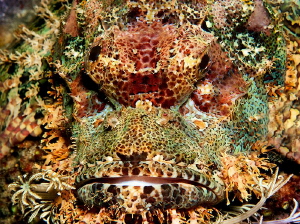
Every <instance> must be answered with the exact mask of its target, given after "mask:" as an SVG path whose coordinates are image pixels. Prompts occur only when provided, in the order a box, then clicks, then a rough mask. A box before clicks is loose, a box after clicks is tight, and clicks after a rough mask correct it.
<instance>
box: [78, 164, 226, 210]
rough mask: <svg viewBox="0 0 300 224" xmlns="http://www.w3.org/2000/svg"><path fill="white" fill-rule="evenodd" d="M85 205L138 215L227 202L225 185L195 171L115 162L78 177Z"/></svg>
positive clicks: (177, 167)
mask: <svg viewBox="0 0 300 224" xmlns="http://www.w3.org/2000/svg"><path fill="white" fill-rule="evenodd" d="M76 181H77V187H76V188H77V195H78V197H79V199H80V200H81V201H83V202H84V204H85V205H87V206H91V207H110V208H112V209H121V210H123V211H124V212H126V213H128V214H138V213H141V212H143V211H148V210H153V209H171V208H178V209H189V208H191V207H194V206H198V205H202V206H203V205H205V206H207V205H214V204H217V203H219V202H220V201H221V200H223V199H224V192H225V191H224V186H223V183H220V182H219V181H216V180H215V179H214V178H213V177H208V176H206V175H205V174H202V173H199V172H197V171H195V170H192V169H188V168H183V167H180V166H176V165H174V164H168V163H162V162H157V161H141V162H130V161H125V162H124V161H115V162H111V163H106V164H102V165H100V166H95V167H88V168H86V169H85V170H83V172H82V174H81V175H79V176H78V177H77V180H76Z"/></svg>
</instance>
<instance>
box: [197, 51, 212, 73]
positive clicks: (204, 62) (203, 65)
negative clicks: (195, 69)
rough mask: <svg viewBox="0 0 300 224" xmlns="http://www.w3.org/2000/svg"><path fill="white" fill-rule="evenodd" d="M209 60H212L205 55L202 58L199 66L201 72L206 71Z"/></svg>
mask: <svg viewBox="0 0 300 224" xmlns="http://www.w3.org/2000/svg"><path fill="white" fill-rule="evenodd" d="M209 60H210V58H209V56H208V55H207V54H205V55H204V56H203V57H202V60H201V62H200V64H199V70H205V69H206V68H207V66H208V63H209Z"/></svg>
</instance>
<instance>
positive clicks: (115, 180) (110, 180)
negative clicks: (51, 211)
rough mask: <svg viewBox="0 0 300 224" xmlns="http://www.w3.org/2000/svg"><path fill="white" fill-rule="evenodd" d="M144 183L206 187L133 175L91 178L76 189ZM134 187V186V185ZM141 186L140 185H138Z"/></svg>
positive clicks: (194, 182)
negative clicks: (98, 184)
mask: <svg viewBox="0 0 300 224" xmlns="http://www.w3.org/2000/svg"><path fill="white" fill-rule="evenodd" d="M130 181H131V182H133V181H138V182H144V183H145V186H146V185H147V184H148V186H149V185H152V184H178V183H184V184H190V185H194V186H197V187H206V188H207V186H205V185H204V184H201V183H199V182H197V181H193V180H188V179H184V178H174V177H151V176H138V175H132V176H121V177H100V178H90V179H87V180H84V181H81V182H80V183H79V184H77V186H76V189H79V188H80V187H82V186H84V185H86V184H91V183H102V184H111V185H123V186H127V185H128V184H126V182H130ZM124 182H125V184H123V183H124ZM132 186H133V185H132ZM136 186H140V185H136Z"/></svg>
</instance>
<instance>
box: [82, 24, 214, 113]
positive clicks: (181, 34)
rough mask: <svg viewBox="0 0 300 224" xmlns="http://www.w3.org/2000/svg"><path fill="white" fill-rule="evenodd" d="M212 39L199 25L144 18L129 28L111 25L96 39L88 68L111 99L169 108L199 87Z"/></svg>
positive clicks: (179, 102)
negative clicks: (196, 84) (167, 22)
mask: <svg viewBox="0 0 300 224" xmlns="http://www.w3.org/2000/svg"><path fill="white" fill-rule="evenodd" d="M212 39H213V36H212V35H211V34H209V33H206V32H205V31H203V30H202V29H201V28H200V27H199V26H196V25H194V26H192V25H191V26H181V27H176V26H175V25H172V24H167V25H165V24H162V22H159V21H156V22H153V23H147V22H146V21H144V22H136V23H134V24H131V25H129V26H128V27H127V29H126V30H120V29H119V28H118V27H111V28H110V29H109V30H108V31H107V32H106V33H105V34H104V35H103V36H101V37H98V38H96V39H95V41H94V43H93V45H92V48H91V50H90V53H89V57H88V59H87V71H88V74H89V76H90V77H91V78H92V79H93V80H94V81H95V82H96V83H98V84H100V85H101V90H103V91H104V92H105V93H106V95H107V96H108V97H109V98H111V99H113V100H116V101H117V102H119V103H120V104H122V105H124V106H132V107H135V103H136V102H137V101H138V100H149V101H151V102H152V103H153V105H154V106H158V107H163V108H170V107H171V106H174V105H181V104H182V103H183V102H184V101H186V99H187V97H188V96H189V95H190V94H191V93H192V92H193V91H194V89H195V83H196V82H197V80H199V78H200V77H201V76H202V73H201V72H202V71H201V68H200V64H201V61H202V57H203V56H204V55H205V54H206V51H207V49H208V47H209V44H210V42H211V41H212Z"/></svg>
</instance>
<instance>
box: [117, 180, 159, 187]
mask: <svg viewBox="0 0 300 224" xmlns="http://www.w3.org/2000/svg"><path fill="white" fill-rule="evenodd" d="M155 184H157V183H151V182H145V181H139V180H128V181H122V182H120V183H116V184H114V185H117V186H141V187H144V186H152V185H155Z"/></svg>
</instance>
